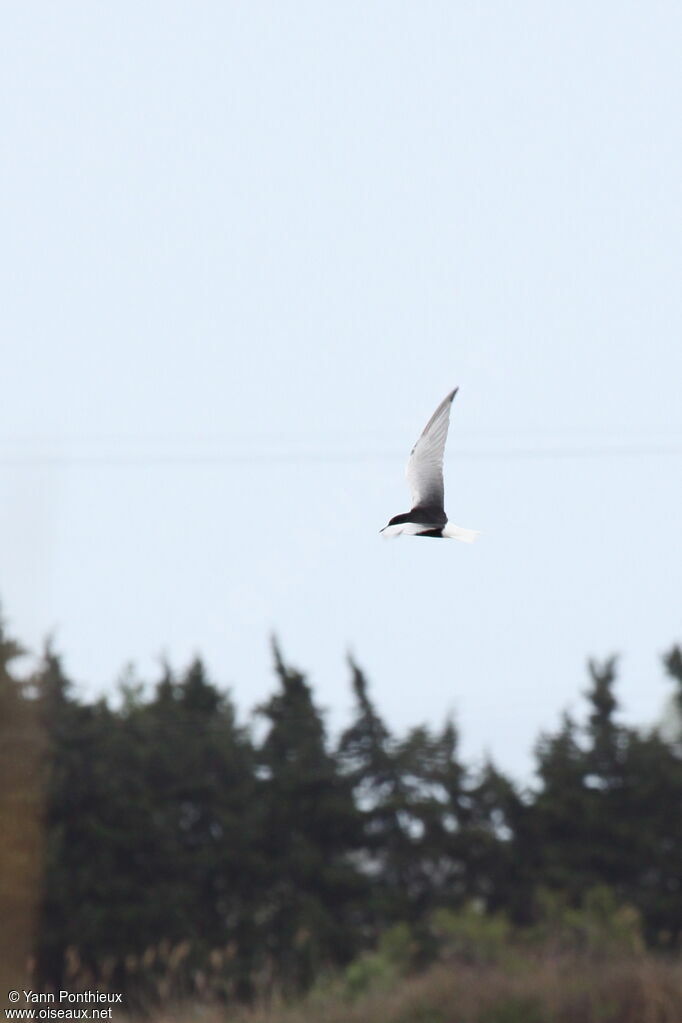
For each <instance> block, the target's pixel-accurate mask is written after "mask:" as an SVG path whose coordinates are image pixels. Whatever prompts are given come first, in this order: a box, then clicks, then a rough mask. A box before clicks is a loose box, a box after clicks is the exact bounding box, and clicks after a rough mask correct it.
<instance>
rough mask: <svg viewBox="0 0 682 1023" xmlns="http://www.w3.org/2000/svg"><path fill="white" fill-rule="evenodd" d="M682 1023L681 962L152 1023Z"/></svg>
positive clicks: (546, 970) (572, 967)
mask: <svg viewBox="0 0 682 1023" xmlns="http://www.w3.org/2000/svg"><path fill="white" fill-rule="evenodd" d="M199 1020H201V1021H202V1023H682V961H680V960H672V959H670V960H666V959H662V958H656V957H654V956H652V955H643V954H642V955H638V956H635V957H625V958H623V959H620V960H613V961H603V962H597V961H590V960H589V959H587V958H585V957H574V956H568V957H565V956H564V957H552V958H544V959H543V958H535V957H530V956H529V957H528V958H527V959H526V960H525V961H519V960H516V961H515V962H514V963H513V964H512V963H510V964H507V965H501V964H496V965H483V966H481V965H478V966H474V965H465V964H462V963H457V962H451V963H439V964H438V965H435V966H433V967H431V968H430V969H429V970H427V971H426V972H425V973H423V974H421V975H419V976H414V977H408V978H404V979H397V980H395V982H394V983H393V984H391V985H390V986H389V987H386V986H385V985H384V986H380V987H379V989H376V990H370V991H368V992H366V993H365V994H363V995H361V996H359V997H357V998H355V999H353V1000H351V999H349V997H348V994H347V991H345V989H343V988H342V987H340V986H338V985H337V986H336V987H335V986H334V985H330V986H329V987H328V988H327V990H319V989H318V990H317V991H315V992H313V993H312V994H311V995H309V996H308V997H307V998H306V999H304V1000H303V1001H301V1002H299V1003H298V1004H295V1005H291V1006H285V1005H277V1004H276V1003H274V1002H273V1003H272V1004H271V1005H270V1006H269V1007H266V1006H263V1007H261V1008H259V1009H251V1010H245V1009H228V1008H222V1007H219V1006H213V1007H212V1008H209V1007H207V1006H205V1005H203V1006H200V1005H189V1004H187V1005H184V1006H181V1005H178V1006H175V1007H173V1008H167V1009H165V1010H163V1011H160V1012H158V1013H156V1014H155V1016H154V1023H194V1021H199Z"/></svg>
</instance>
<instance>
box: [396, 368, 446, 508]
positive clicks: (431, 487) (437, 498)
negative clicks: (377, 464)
mask: <svg viewBox="0 0 682 1023" xmlns="http://www.w3.org/2000/svg"><path fill="white" fill-rule="evenodd" d="M456 394H457V388H455V389H454V391H451V392H450V394H448V396H447V398H444V399H443V401H442V402H441V403H440V405H439V406H438V408H437V409H436V411H435V412H434V413H433V415H432V416H431V418H430V419H429V421H428V423H427V424H426V426H425V427H424V430H423V432H422V435H421V437H420V438H419V440H418V441H417V443H416V444H415V446H414V447H413V448H412V451H411V452H410V457H409V460H408V462H407V468H406V470H405V475H406V476H407V482H408V484H409V487H410V491H411V492H412V507H413V508H417V507H419V508H439V509H442V508H443V504H444V492H443V453H444V451H445V441H446V439H447V436H448V426H449V425H450V406H451V405H452V401H453V398H454V397H455V395H456Z"/></svg>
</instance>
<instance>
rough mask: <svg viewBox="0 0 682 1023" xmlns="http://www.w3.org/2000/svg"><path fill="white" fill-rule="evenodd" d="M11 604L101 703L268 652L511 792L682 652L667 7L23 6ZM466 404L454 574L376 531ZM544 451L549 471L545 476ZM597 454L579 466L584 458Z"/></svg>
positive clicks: (659, 691)
mask: <svg viewBox="0 0 682 1023" xmlns="http://www.w3.org/2000/svg"><path fill="white" fill-rule="evenodd" d="M1 29H2V31H1V32H0V46H1V47H2V54H1V59H0V81H1V94H2V97H3V118H2V123H3V135H4V138H3V142H4V146H3V149H4V155H3V159H2V161H1V162H0V187H1V194H2V205H3V215H2V225H3V226H2V267H1V269H2V279H3V281H4V288H3V297H2V302H1V303H0V325H1V329H2V338H3V352H4V357H3V372H2V403H0V529H1V533H0V536H1V537H2V546H1V548H0V552H1V565H2V572H1V582H0V595H1V597H2V600H3V603H4V606H5V611H6V614H7V616H8V618H9V621H10V625H11V628H12V630H13V632H15V633H16V634H18V635H19V637H21V638H22V639H23V640H24V641H26V642H28V643H30V644H32V645H33V646H34V647H37V646H38V645H39V643H40V640H41V637H43V636H44V635H45V634H46V633H47V632H48V631H50V630H56V635H57V643H58V646H59V647H60V648H61V649H62V650H63V651H64V654H65V660H66V666H67V669H68V670H69V672H70V673H71V674H72V675H73V677H74V679H75V680H76V681H77V683H78V684H79V686H80V687H81V692H82V693H84V694H87V695H88V696H90V695H94V694H96V693H100V692H104V691H109V690H110V689H111V688H112V686H113V684H114V681H115V679H116V677H117V676H118V675H119V674H120V671H121V669H122V667H123V665H124V663H125V662H126V661H128V660H129V659H132V660H133V661H134V662H135V664H136V665H137V668H138V671H139V672H140V673H141V674H142V675H143V676H145V677H151V676H153V675H154V674H155V673H156V663H157V658H158V655H159V654H160V653H161V652H165V653H167V654H168V655H169V656H170V658H171V660H172V661H173V662H174V663H175V664H177V665H181V664H183V663H184V662H186V661H187V660H188V658H189V657H190V656H191V655H192V654H193V653H194V652H196V651H199V652H200V653H201V654H202V655H203V656H204V657H205V659H206V661H207V664H208V665H209V667H210V669H211V671H212V673H213V676H214V678H215V679H216V680H217V681H220V682H221V683H224V684H225V685H229V686H231V688H232V691H233V695H234V697H235V700H236V702H237V704H238V706H239V708H240V709H241V710H242V712H243V713H244V714H245V713H246V712H247V711H249V710H250V709H251V708H252V707H253V706H254V704H256V703H257V702H258V701H259V700H261V699H262V698H263V697H264V696H265V695H266V694H267V693H268V692H269V691H271V689H272V686H273V679H272V673H271V669H270V655H269V650H268V634H269V633H270V631H271V630H273V629H274V630H276V631H277V633H278V634H279V636H280V638H281V641H282V644H283V648H284V651H285V655H286V656H287V657H288V658H290V659H291V660H292V661H293V662H294V663H296V664H297V665H298V666H300V667H301V668H303V669H305V670H307V671H309V673H310V678H311V681H312V682H313V684H314V686H315V692H316V694H317V698H318V701H319V702H320V703H321V704H322V705H323V706H324V707H326V708H328V710H329V715H328V720H329V723H330V725H331V726H332V728H333V729H337V728H338V727H340V726H341V725H343V724H344V723H345V721H346V720H347V719H348V711H349V708H350V705H351V699H350V693H349V690H348V672H347V669H346V666H345V664H344V656H345V651H346V650H347V649H348V648H349V647H350V648H352V650H353V651H354V652H355V655H356V656H357V658H358V659H359V661H360V663H361V664H363V665H364V666H365V668H366V670H367V672H368V675H369V678H370V680H371V683H372V687H373V693H374V696H375V698H376V700H377V703H378V706H379V708H380V710H381V711H382V712H383V713H384V714H385V715H386V717H387V719H388V721H389V723H390V724H391V725H393V726H394V727H396V728H405V727H407V726H408V725H411V724H416V723H418V722H420V721H427V722H428V723H431V724H433V725H439V724H440V723H441V722H442V720H443V718H444V716H445V714H446V713H447V712H448V711H449V710H453V711H454V712H455V714H456V718H457V721H458V723H459V725H460V727H461V729H462V734H463V747H464V751H465V753H466V754H467V756H469V757H476V756H480V755H481V754H482V753H483V752H484V751H486V750H488V751H491V752H492V753H493V755H494V756H495V757H496V758H497V759H498V760H499V762H500V764H501V765H502V766H503V767H505V768H507V769H508V770H511V771H512V772H514V773H515V774H516V775H517V776H519V777H521V776H524V775H525V774H526V772H527V771H528V765H529V759H528V758H529V751H530V747H531V744H532V742H533V741H534V739H535V738H536V736H537V734H538V731H539V730H540V729H541V728H543V727H553V726H554V725H555V723H556V720H557V716H558V714H559V713H560V711H561V710H562V709H563V708H564V707H566V706H572V707H573V708H577V707H578V706H579V693H580V691H581V690H583V689H584V688H585V686H586V677H585V670H584V665H585V660H586V658H587V657H588V656H589V655H595V656H598V657H599V656H604V655H607V654H610V653H611V652H613V651H622V653H623V655H624V658H623V663H622V669H623V675H622V684H621V688H620V692H621V696H622V698H623V700H624V703H625V708H624V709H625V714H626V717H627V718H628V719H629V720H632V721H645V720H651V719H653V718H654V717H655V716H656V715H657V713H658V712H659V710H660V707H661V705H662V703H663V702H664V699H665V696H666V695H667V692H668V690H667V688H666V686H665V684H664V682H663V680H662V673H661V670H660V667H659V664H658V656H659V654H660V653H661V651H663V650H665V649H666V648H667V647H668V646H669V645H670V644H671V643H672V642H673V641H675V640H680V639H681V638H682V611H681V605H680V592H681V585H680V584H681V582H682V553H681V545H680V539H679V533H680V505H681V503H682V402H681V401H680V393H681V392H680V388H681V382H682V345H681V344H680V339H681V337H682V288H681V287H680V278H681V274H682V229H681V228H682V224H681V219H682V216H681V210H682V142H681V137H682V136H681V133H680V120H681V113H682V104H681V100H682V70H681V69H682V64H681V63H680V53H682V8H680V6H679V4H676V3H673V2H658V3H649V4H642V3H627V2H626V3H623V2H622V0H620V2H618V3H616V2H603V3H600V4H594V3H585V2H582V3H576V4H571V5H559V4H549V3H546V2H544V0H543V2H537V3H530V2H520V3H515V4H511V3H502V2H493V3H488V4H473V3H470V2H466V3H465V2H454V0H451V2H448V3H436V2H431V3H429V2H426V3H409V4H408V3H399V2H395V0H392V2H390V3H388V2H387V3H378V2H375V3H371V2H369V3H367V2H363V3H355V2H351V3H343V4H341V3H336V4H332V3H319V2H315V3H312V2H311V3H305V2H297V3H288V2H282V0H278V2H276V3H274V2H273V3H257V2H249V3H238V4H237V3H217V2H206V3H199V4H190V3H172V2H167V0H164V2H163V3H161V2H146V3H145V2H143V3H139V2H136V3H128V2H121V3H118V4H115V5H104V4H93V3H92V2H91V0H88V2H83V3H70V2H68V0H67V2H65V3H60V4H58V5H55V4H52V3H47V2H44V3H32V2H30V0H29V2H25V3H22V4H12V5H5V6H4V8H3V10H2V15H1ZM455 385H459V387H460V393H459V395H458V397H457V399H456V402H455V405H454V407H453V415H452V423H451V432H450V440H449V444H448V448H447V453H446V506H447V509H448V511H449V513H450V516H451V517H452V519H454V521H455V522H458V523H460V524H461V525H464V526H468V527H473V528H478V529H481V530H482V531H483V536H482V537H481V539H480V541H479V542H478V543H477V544H476V545H474V546H473V547H466V546H464V545H461V544H457V543H454V542H445V541H443V542H436V541H434V542H431V541H426V540H424V541H420V540H414V539H406V538H403V539H400V540H397V541H382V540H381V538H380V537H379V535H378V530H379V529H380V528H381V526H383V525H384V524H385V522H386V521H387V519H388V518H389V517H390V516H391V515H393V514H396V513H398V512H400V511H404V510H406V509H407V507H408V496H407V489H406V486H405V481H404V475H403V473H404V464H405V460H406V457H407V454H408V452H409V449H410V446H411V445H412V443H413V442H414V440H415V439H416V437H417V435H418V433H419V431H420V430H421V428H422V427H423V425H424V423H425V422H426V420H427V418H428V417H429V415H430V414H431V412H432V411H433V409H434V408H435V406H436V404H437V403H438V402H439V401H440V400H441V398H443V397H444V395H445V394H446V392H447V391H448V390H449V389H450V388H452V387H453V386H455ZM543 452H544V454H543ZM576 452H578V453H580V452H584V453H583V454H577V455H576V454H575V453H576Z"/></svg>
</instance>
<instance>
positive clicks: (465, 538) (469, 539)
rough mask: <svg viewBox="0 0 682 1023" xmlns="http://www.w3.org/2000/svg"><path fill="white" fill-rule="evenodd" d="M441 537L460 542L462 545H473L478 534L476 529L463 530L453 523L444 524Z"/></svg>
mask: <svg viewBox="0 0 682 1023" xmlns="http://www.w3.org/2000/svg"><path fill="white" fill-rule="evenodd" d="M443 536H451V537H452V539H453V540H461V541H462V543H473V542H474V540H475V539H476V537H477V536H480V533H479V531H478V530H477V529H464V528H463V527H462V526H456V525H455V524H454V522H446V524H445V527H444V529H443Z"/></svg>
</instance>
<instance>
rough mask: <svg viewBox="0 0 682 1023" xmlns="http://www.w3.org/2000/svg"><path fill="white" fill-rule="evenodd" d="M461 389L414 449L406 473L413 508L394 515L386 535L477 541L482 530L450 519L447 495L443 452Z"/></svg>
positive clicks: (447, 400)
mask: <svg viewBox="0 0 682 1023" xmlns="http://www.w3.org/2000/svg"><path fill="white" fill-rule="evenodd" d="M458 390H459V388H458V387H455V389H454V391H450V393H449V394H448V396H447V397H446V398H444V399H443V401H442V402H441V403H440V405H439V406H438V408H437V409H436V411H435V412H434V413H433V415H432V416H431V418H430V419H429V421H428V423H427V424H426V426H425V427H424V431H423V433H422V435H421V437H420V438H419V440H418V441H417V443H416V444H415V446H414V447H413V448H412V451H411V452H410V457H409V459H408V462H407V469H406V470H405V474H406V476H407V482H408V484H409V487H410V490H411V491H412V508H411V510H410V511H408V512H404V513H403V514H402V515H394V516H393V518H392V519H390V521H389V523H388V525H386V526H384V528H383V529H382V530H380V532H381V533H382V534H383V535H384V536H400V534H401V533H405V534H406V535H407V536H443V537H445V536H449V537H452V538H453V539H454V540H463V541H464V543H473V542H474V540H475V539H476V537H477V536H478V532H477V531H476V530H475V529H463V528H462V527H461V526H456V525H455V524H454V523H453V522H448V517H447V515H446V514H445V506H444V494H443V452H444V451H445V440H446V438H447V435H448V426H449V424H450V406H451V405H452V402H453V399H454V397H455V395H456V394H457V391H458Z"/></svg>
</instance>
